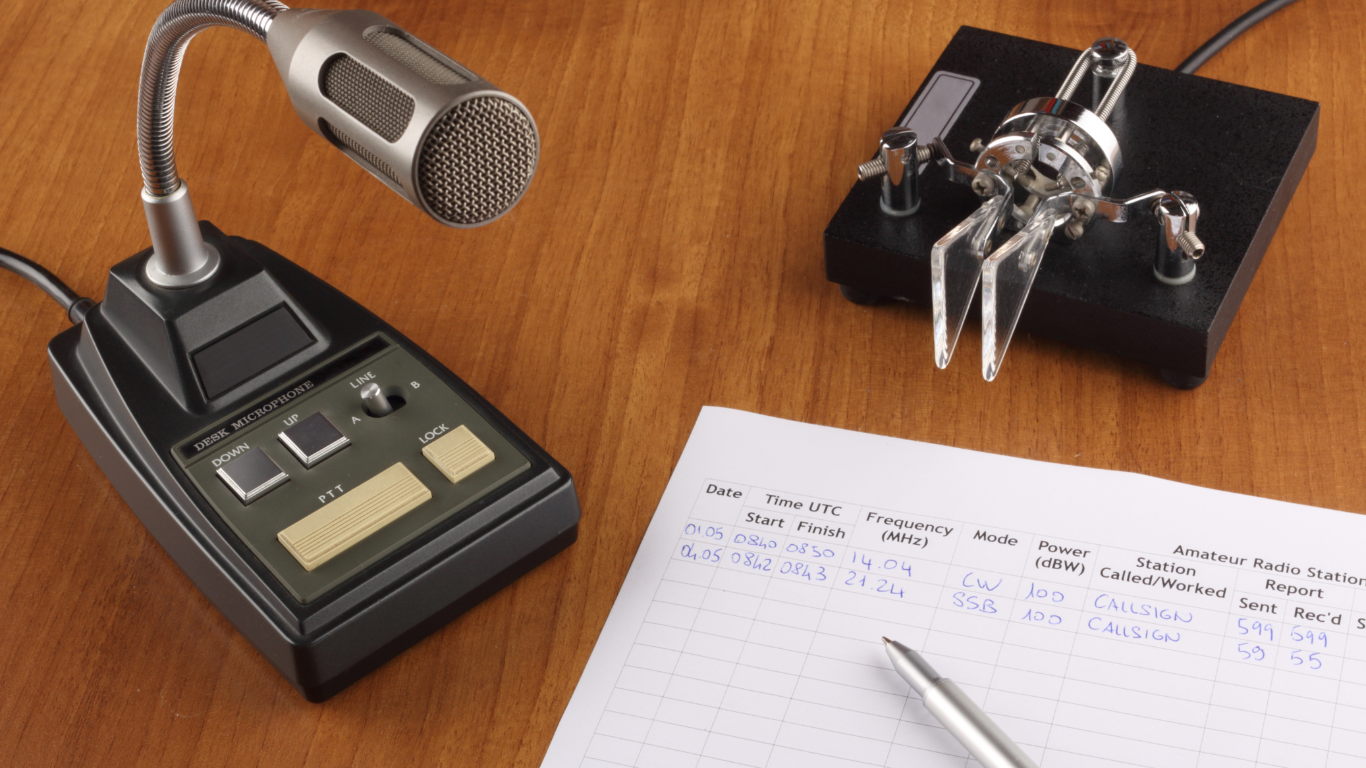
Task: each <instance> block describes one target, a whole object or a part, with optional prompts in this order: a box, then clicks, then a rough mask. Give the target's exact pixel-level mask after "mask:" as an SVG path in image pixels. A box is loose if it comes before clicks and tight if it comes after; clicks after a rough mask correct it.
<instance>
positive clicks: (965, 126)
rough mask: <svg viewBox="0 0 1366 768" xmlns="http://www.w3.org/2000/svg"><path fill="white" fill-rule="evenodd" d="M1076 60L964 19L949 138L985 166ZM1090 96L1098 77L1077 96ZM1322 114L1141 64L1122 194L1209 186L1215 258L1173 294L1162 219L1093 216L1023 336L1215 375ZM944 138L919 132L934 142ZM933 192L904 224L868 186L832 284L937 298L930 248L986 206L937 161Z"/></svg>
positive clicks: (859, 193)
mask: <svg viewBox="0 0 1366 768" xmlns="http://www.w3.org/2000/svg"><path fill="white" fill-rule="evenodd" d="M1077 55H1078V52H1077V51H1074V50H1070V49H1067V48H1061V47H1058V46H1054V45H1048V44H1045V43H1039V42H1034V41H1031V40H1025V39H1023V38H1018V37H1012V36H1009V35H1002V34H998V33H995V32H988V31H985V30H980V29H973V28H971V27H963V28H960V29H959V30H958V32H957V34H955V35H954V37H953V40H951V41H950V42H949V45H948V47H947V48H945V49H944V53H943V54H942V55H941V56H940V58H939V61H938V62H937V63H936V64H935V66H934V68H933V69H932V70H931V72H930V77H927V78H926V83H928V82H929V81H930V78H931V77H932V76H933V75H934V74H935V73H937V72H941V71H942V72H951V73H956V74H959V75H964V76H968V77H974V78H977V79H979V80H980V81H981V86H980V87H979V88H978V90H977V92H976V93H975V95H973V96H972V98H971V99H970V100H968V102H967V103H966V105H965V106H964V108H963V111H962V113H961V116H960V117H959V118H958V120H957V122H956V123H955V124H954V125H953V126H952V127H951V129H950V130H949V131H948V134H947V136H945V137H944V139H945V143H946V144H947V146H948V148H949V151H951V152H952V153H953V154H954V155H955V156H956V157H957V158H958V159H960V160H965V161H969V162H970V161H971V160H972V159H973V158H975V153H973V152H970V151H969V149H968V146H969V144H971V142H972V140H973V139H982V140H984V141H985V140H988V139H990V138H991V136H992V134H993V133H994V132H995V129H996V126H997V125H999V124H1000V121H1001V119H1002V118H1004V117H1005V116H1006V113H1007V112H1008V111H1009V110H1010V108H1011V107H1013V106H1015V105H1016V104H1018V103H1020V102H1022V101H1024V100H1026V99H1028V98H1032V97H1036V96H1046V95H1050V94H1052V93H1054V92H1055V91H1056V90H1057V88H1058V85H1059V84H1060V83H1061V82H1062V81H1063V78H1064V77H1065V76H1066V74H1067V72H1068V70H1069V68H1070V67H1071V66H1072V63H1073V62H1074V61H1075V60H1076V57H1077ZM925 87H926V85H925V84H922V85H921V89H920V90H924V88H925ZM1089 92H1090V86H1089V84H1088V83H1083V85H1082V87H1081V88H1080V89H1079V90H1078V93H1079V94H1089ZM919 93H920V91H917V93H916V95H917V96H919ZM1079 100H1081V101H1082V102H1083V103H1086V102H1089V98H1085V97H1079ZM914 102H915V99H914V98H912V100H911V103H912V104H914ZM909 109H910V105H908V106H907V111H909ZM905 117H906V112H903V113H902V116H901V119H902V120H904V119H905ZM1318 120H1319V105H1318V104H1317V103H1316V102H1312V101H1306V100H1304V99H1297V98H1293V97H1290V96H1281V95H1278V94H1274V93H1268V92H1266V91H1259V90H1256V89H1253V88H1246V87H1243V86H1238V85H1231V84H1229V83H1222V82H1218V81H1215V80H1207V79H1205V78H1202V77H1198V76H1194V75H1182V74H1177V73H1175V72H1172V71H1169V70H1165V69H1160V68H1158V67H1150V66H1144V65H1140V66H1139V68H1138V71H1137V72H1136V73H1135V75H1134V77H1133V80H1132V81H1131V83H1130V84H1129V87H1128V90H1127V91H1126V92H1125V96H1124V101H1123V104H1122V106H1121V108H1120V109H1118V110H1117V111H1116V113H1115V115H1114V116H1113V117H1112V118H1111V121H1110V125H1111V128H1112V129H1113V130H1114V132H1115V134H1116V136H1117V137H1118V139H1119V142H1120V147H1121V149H1122V151H1123V159H1124V164H1123V167H1122V169H1121V171H1120V174H1119V176H1118V177H1117V179H1116V182H1115V186H1114V188H1113V189H1112V190H1111V192H1110V196H1111V197H1117V198H1124V197H1129V196H1131V195H1136V194H1141V193H1143V192H1147V191H1149V190H1153V189H1165V190H1172V189H1181V190H1185V191H1187V192H1190V193H1192V194H1194V195H1195V196H1196V197H1197V198H1198V199H1199V201H1200V211H1201V214H1200V220H1199V226H1198V233H1199V235H1200V237H1201V239H1202V240H1204V241H1205V244H1206V246H1207V252H1206V255H1205V256H1204V258H1202V259H1201V260H1200V262H1199V267H1198V269H1197V271H1196V276H1195V278H1194V280H1192V281H1191V282H1190V283H1188V284H1186V285H1182V286H1175V287H1173V286H1168V285H1164V284H1162V283H1160V282H1159V281H1158V280H1157V279H1156V278H1154V277H1153V271H1152V269H1153V254H1154V252H1155V249H1156V242H1157V227H1156V224H1155V222H1154V220H1153V219H1152V218H1150V217H1145V218H1140V219H1138V220H1136V221H1131V222H1129V223H1126V224H1110V223H1109V222H1105V221H1097V222H1094V223H1092V224H1091V226H1090V228H1089V229H1088V231H1087V232H1086V234H1085V235H1084V236H1083V237H1082V238H1081V239H1080V240H1078V241H1076V242H1072V241H1070V240H1068V239H1067V238H1066V237H1064V236H1063V235H1062V234H1061V233H1057V234H1056V235H1055V236H1054V237H1053V239H1052V241H1051V243H1050V245H1049V247H1048V250H1047V251H1046V253H1045V256H1044V260H1043V264H1042V266H1041V267H1040V268H1039V274H1038V277H1037V278H1036V280H1035V283H1034V287H1033V290H1032V291H1031V293H1030V296H1029V299H1028V301H1027V302H1026V304H1025V308H1024V311H1023V312H1022V314H1021V317H1020V321H1019V324H1018V326H1017V330H1016V332H1017V333H1030V334H1037V335H1040V336H1044V337H1047V338H1052V339H1057V340H1059V341H1064V342H1067V343H1070V344H1076V345H1079V346H1083V347H1089V348H1092V349H1097V350H1101V351H1103V352H1109V353H1111V354H1115V355H1120V356H1123V357H1128V358H1132V359H1135V360H1140V361H1143V362H1146V363H1151V364H1152V365H1155V366H1157V367H1158V368H1160V369H1163V370H1165V371H1170V372H1171V373H1172V374H1173V375H1179V376H1184V377H1188V378H1187V379H1185V380H1188V381H1193V380H1197V379H1198V380H1204V379H1205V378H1206V377H1208V376H1209V374H1210V369H1211V366H1212V365H1213V363H1214V358H1215V355H1216V354H1217V353H1218V351H1219V345H1220V344H1221V343H1222V342H1223V339H1224V335H1225V334H1226V333H1227V332H1228V328H1229V325H1230V324H1231V323H1232V322H1233V317H1234V314H1235V313H1236V312H1237V310H1238V305H1239V304H1240V303H1241V302H1242V300H1243V296H1244V295H1245V294H1246V293H1247V288H1248V286H1249V285H1250V284H1251V282H1252V277H1253V275H1254V274H1255V273H1256V271H1257V267H1258V265H1259V264H1260V263H1261V260H1262V256H1263V254H1265V253H1266V249H1267V246H1268V245H1269V244H1270V242H1271V238H1272V236H1273V235H1274V234H1275V231H1276V227H1277V226H1278V225H1279V224H1280V220H1281V216H1282V215H1283V214H1284V213H1285V209H1286V206H1288V205H1289V203H1290V198H1291V196H1292V195H1293V194H1294V192H1295V188H1296V187H1297V186H1298V185H1299V182H1300V178H1301V177H1302V176H1303V175H1304V171H1305V168H1306V166H1307V165H1308V164H1309V159H1310V157H1312V156H1313V154H1314V148H1315V142H1316V140H1317V137H1318ZM898 122H900V120H898ZM932 138H933V137H929V136H922V137H920V139H921V141H922V143H927V142H928V141H929V140H930V139H932ZM870 143H871V142H870ZM850 174H851V175H852V174H853V169H852V168H851V169H850ZM922 189H923V194H924V199H923V202H922V203H921V207H920V211H919V212H918V213H916V214H915V215H913V216H907V217H904V218H895V217H892V216H888V215H886V214H884V213H883V212H882V210H881V208H880V207H879V205H878V199H879V197H880V190H881V182H880V181H878V180H876V179H872V180H869V181H867V182H861V183H857V184H855V185H854V188H853V189H852V190H850V192H849V195H848V196H847V197H846V198H845V200H844V202H843V203H842V204H841V205H840V207H839V210H838V211H836V213H835V215H834V217H833V218H832V219H831V220H830V224H829V226H828V227H827V228H826V230H825V270H826V277H827V279H829V280H830V281H831V282H834V283H838V284H839V285H840V290H841V291H842V292H843V293H844V295H845V296H846V297H849V299H850V300H851V301H854V302H855V303H857V304H868V303H871V301H870V300H872V299H875V298H878V297H886V298H895V299H901V300H903V301H907V302H910V303H913V304H924V305H929V303H930V266H929V264H930V262H929V256H930V248H931V246H933V245H934V243H935V241H936V240H938V239H939V238H940V237H942V236H944V235H945V234H946V233H947V232H948V231H949V230H950V229H952V228H953V227H954V226H956V225H957V224H958V223H959V222H961V221H962V220H963V219H964V218H966V217H967V216H968V215H969V214H971V213H972V212H973V210H975V209H976V208H977V206H978V204H979V201H978V199H977V196H976V195H974V194H973V193H972V191H971V190H969V189H968V188H967V187H964V186H961V185H958V184H953V183H951V182H949V181H947V180H945V179H944V178H943V175H942V173H940V172H939V171H938V170H937V169H935V168H927V169H926V172H925V174H924V175H923V177H922ZM964 332H965V333H967V332H969V331H967V330H965V331H964ZM926 364H927V365H928V364H930V360H929V356H928V355H927V356H926ZM960 364H961V363H960ZM975 364H976V361H973V365H975ZM1008 367H1009V363H1007V369H1008ZM1169 380H1170V379H1169Z"/></svg>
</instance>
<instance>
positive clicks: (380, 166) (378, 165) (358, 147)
mask: <svg viewBox="0 0 1366 768" xmlns="http://www.w3.org/2000/svg"><path fill="white" fill-rule="evenodd" d="M319 122H321V123H322V126H323V128H324V129H325V130H326V131H327V133H329V134H331V136H332V138H334V139H336V140H337V141H340V142H341V143H342V144H345V145H346V146H348V147H350V148H351V151H352V152H355V153H356V154H358V155H360V156H361V157H362V158H364V159H365V162H367V163H369V164H370V165H373V166H374V167H375V169H376V170H378V171H379V172H380V173H382V174H384V175H385V176H388V177H389V178H390V179H393V180H394V181H395V182H397V181H398V174H397V173H394V168H393V166H391V165H389V164H388V163H386V162H384V160H383V159H382V158H381V157H380V156H379V155H377V154H375V153H374V152H371V151H370V148H369V147H367V146H365V145H364V144H362V143H360V142H359V141H356V140H355V139H353V138H351V137H350V136H347V135H346V134H345V133H343V132H342V129H340V128H338V127H337V126H335V125H333V124H331V123H329V122H327V121H326V120H320V121H319Z"/></svg>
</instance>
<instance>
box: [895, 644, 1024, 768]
mask: <svg viewBox="0 0 1366 768" xmlns="http://www.w3.org/2000/svg"><path fill="white" fill-rule="evenodd" d="M882 642H883V643H884V644H885V645H886V647H887V656H888V657H889V658H891V660H892V668H893V669H895V670H896V671H897V674H899V675H901V676H902V677H904V678H905V679H906V682H908V683H910V684H911V688H913V689H914V690H915V692H916V693H918V694H920V696H921V698H923V699H924V700H925V709H928V710H929V711H930V714H932V715H934V716H935V719H937V720H938V721H939V722H940V723H942V724H943V725H944V727H945V728H947V729H948V731H949V733H951V734H953V737H954V738H955V739H958V741H959V742H960V743H961V744H962V745H963V746H964V747H966V748H967V750H968V752H969V753H971V754H972V756H973V757H975V758H977V762H979V763H981V764H982V768H1039V766H1038V765H1037V764H1036V763H1035V762H1034V761H1033V760H1031V759H1029V755H1026V754H1025V753H1024V752H1023V751H1021V750H1020V748H1019V746H1017V745H1016V744H1015V742H1013V741H1011V740H1010V737H1009V736H1007V735H1006V734H1005V731H1002V730H1001V729H1000V727H999V726H997V725H996V723H993V722H992V721H991V718H990V717H987V713H985V712H983V711H982V709H981V707H978V706H977V705H976V704H974V703H972V699H969V698H968V695H967V694H966V693H963V689H961V688H959V687H958V686H956V685H954V684H953V681H952V680H950V679H948V678H947V677H942V676H941V675H940V674H939V673H938V672H935V671H934V667H931V666H930V663H929V662H928V661H925V657H923V656H921V655H920V654H918V653H916V652H915V651H913V650H911V649H910V648H907V647H906V646H904V645H902V644H901V643H898V642H897V641H895V640H888V639H887V638H885V637H884V638H882Z"/></svg>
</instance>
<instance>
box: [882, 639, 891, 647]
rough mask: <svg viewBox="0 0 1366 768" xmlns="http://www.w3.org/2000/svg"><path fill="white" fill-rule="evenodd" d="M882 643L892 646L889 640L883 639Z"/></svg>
mask: <svg viewBox="0 0 1366 768" xmlns="http://www.w3.org/2000/svg"><path fill="white" fill-rule="evenodd" d="M882 642H883V644H884V645H891V644H892V641H891V640H888V639H887V638H885V637H884V638H882Z"/></svg>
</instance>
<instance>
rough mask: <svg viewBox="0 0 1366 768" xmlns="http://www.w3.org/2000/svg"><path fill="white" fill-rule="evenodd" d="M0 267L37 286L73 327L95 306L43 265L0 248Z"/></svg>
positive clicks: (83, 319) (82, 320)
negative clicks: (60, 308)
mask: <svg viewBox="0 0 1366 768" xmlns="http://www.w3.org/2000/svg"><path fill="white" fill-rule="evenodd" d="M0 267H3V268H4V269H8V270H9V271H11V272H13V273H14V274H16V275H18V276H20V277H22V278H24V279H25V280H28V281H29V282H31V283H33V284H34V285H36V286H38V287H39V288H41V289H42V290H43V293H46V294H47V295H48V296H51V297H52V300H53V301H55V302H57V303H58V304H61V305H62V309H64V310H66V316H67V318H68V319H70V320H71V322H72V323H73V324H75V325H80V324H81V323H82V322H84V321H85V313H87V312H89V311H90V308H91V307H93V306H95V302H94V301H92V300H90V299H87V298H85V297H84V296H81V295H80V294H78V293H76V292H75V291H73V290H71V286H69V285H67V284H66V283H64V282H62V280H61V278H59V277H57V276H56V275H54V274H52V273H51V272H49V271H48V270H47V268H45V267H44V266H43V265H41V264H39V263H37V262H36V261H33V260H32V259H26V258H24V257H23V256H20V255H19V254H17V253H15V252H14V251H11V250H8V249H5V248H0Z"/></svg>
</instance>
